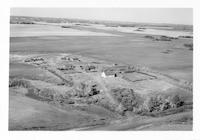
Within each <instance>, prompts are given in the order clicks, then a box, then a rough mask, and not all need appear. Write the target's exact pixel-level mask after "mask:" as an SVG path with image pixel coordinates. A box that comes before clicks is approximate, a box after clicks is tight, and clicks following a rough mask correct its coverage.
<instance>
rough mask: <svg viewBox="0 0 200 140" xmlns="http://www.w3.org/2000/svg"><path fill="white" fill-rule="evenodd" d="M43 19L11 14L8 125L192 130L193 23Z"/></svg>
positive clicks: (54, 127) (58, 128)
mask: <svg viewBox="0 0 200 140" xmlns="http://www.w3.org/2000/svg"><path fill="white" fill-rule="evenodd" d="M22 19H26V20H27V21H29V23H32V22H33V23H34V24H27V21H26V22H24V21H23V23H20V22H22ZM38 20H39V18H32V19H31V20H30V19H29V18H20V17H18V18H16V17H12V18H11V25H10V26H11V36H10V75H9V78H10V81H9V103H10V105H9V129H10V130H192V120H193V116H192V108H193V105H192V104H193V101H192V98H193V94H192V82H193V81H192V80H193V78H192V77H193V73H192V70H193V51H192V50H191V49H189V48H188V47H186V46H187V45H185V44H192V43H193V38H192V36H191V35H192V30H191V28H189V27H188V28H186V27H181V25H180V27H179V26H177V25H176V26H175V25H168V26H169V28H164V27H165V26H166V25H165V26H164V25H163V28H162V25H151V24H147V25H142V24H141V25H142V28H141V25H137V26H136V27H134V28H133V29H134V30H135V28H136V29H139V28H140V30H141V29H142V30H146V29H148V30H146V32H148V31H149V30H150V31H151V30H156V31H157V32H159V31H160V32H159V33H157V34H153V35H152V34H150V33H145V31H144V32H143V33H141V32H140V31H137V32H139V33H137V32H131V30H130V29H132V28H131V25H129V24H128V25H127V26H130V27H128V28H127V27H123V26H124V24H123V26H122V25H121V23H120V24H119V25H120V26H121V27H120V30H119V29H118V28H115V27H112V30H111V29H107V28H106V27H105V26H114V25H115V24H114V23H112V24H111V23H104V22H102V23H98V24H95V23H92V22H88V21H84V22H83V21H71V22H70V23H68V24H65V23H62V22H61V23H58V22H55V21H57V20H56V19H52V20H51V22H49V19H48V20H47V19H45V18H44V19H40V21H38ZM16 21H17V22H16ZM58 21H59V20H58ZM13 23H14V24H13ZM16 23H17V24H16ZM99 24H103V25H101V26H100V25H99ZM116 24H117V23H116ZM63 26H65V27H63ZM102 26H103V27H104V28H102ZM134 26H135V25H134ZM100 27H101V28H100ZM178 27H179V28H178ZM109 28H110V27H109ZM144 28H145V29H144ZM133 29H132V30H133ZM127 30H128V31H127ZM169 31H171V32H172V31H173V32H172V33H173V35H170V34H169ZM166 32H167V35H168V36H166ZM174 32H175V33H174ZM154 33H156V32H154ZM147 35H148V37H147ZM106 71H107V72H108V73H112V74H111V75H112V76H106V77H104V76H102V72H105V73H106ZM113 73H114V74H113ZM114 75H115V76H114Z"/></svg>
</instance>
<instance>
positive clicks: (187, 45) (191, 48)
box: [184, 43, 193, 50]
mask: <svg viewBox="0 0 200 140" xmlns="http://www.w3.org/2000/svg"><path fill="white" fill-rule="evenodd" d="M184 46H185V47H186V48H188V49H189V50H193V43H186V44H184Z"/></svg>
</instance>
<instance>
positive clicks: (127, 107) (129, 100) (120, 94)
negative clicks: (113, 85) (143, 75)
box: [112, 88, 142, 111]
mask: <svg viewBox="0 0 200 140" xmlns="http://www.w3.org/2000/svg"><path fill="white" fill-rule="evenodd" d="M112 92H114V98H115V99H116V100H117V101H118V102H119V103H121V104H122V106H123V108H124V111H133V110H136V109H138V108H139V107H140V105H141V104H142V98H141V97H140V96H139V95H137V94H136V93H134V91H133V89H126V88H117V89H113V90H112Z"/></svg>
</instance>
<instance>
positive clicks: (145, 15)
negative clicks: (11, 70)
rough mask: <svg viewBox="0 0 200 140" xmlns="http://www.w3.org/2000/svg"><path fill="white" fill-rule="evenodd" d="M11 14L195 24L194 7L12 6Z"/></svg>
mask: <svg viewBox="0 0 200 140" xmlns="http://www.w3.org/2000/svg"><path fill="white" fill-rule="evenodd" d="M10 12H11V15H15V16H34V17H58V18H77V19H91V20H111V21H127V22H145V23H172V24H188V25H192V24H193V10H192V8H11V10H10Z"/></svg>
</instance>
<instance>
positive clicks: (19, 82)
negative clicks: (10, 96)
mask: <svg viewBox="0 0 200 140" xmlns="http://www.w3.org/2000/svg"><path fill="white" fill-rule="evenodd" d="M9 87H23V88H31V87H32V85H31V83H30V82H29V81H27V80H24V79H10V80H9Z"/></svg>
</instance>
